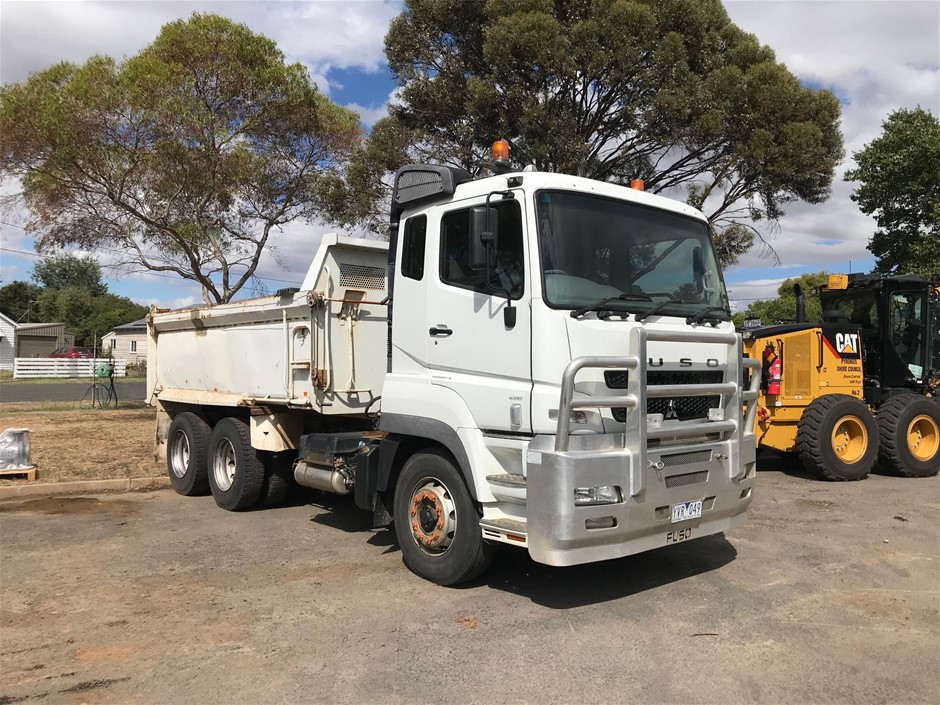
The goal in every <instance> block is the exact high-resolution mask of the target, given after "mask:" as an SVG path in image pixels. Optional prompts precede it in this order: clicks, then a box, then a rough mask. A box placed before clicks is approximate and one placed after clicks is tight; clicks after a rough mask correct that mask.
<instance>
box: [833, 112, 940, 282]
mask: <svg viewBox="0 0 940 705" xmlns="http://www.w3.org/2000/svg"><path fill="white" fill-rule="evenodd" d="M882 128H883V133H882V135H881V136H880V137H878V138H876V139H875V140H873V141H871V142H869V143H868V144H867V145H865V147H864V148H863V149H862V150H861V151H859V152H856V153H855V154H854V155H853V156H854V158H855V163H856V164H857V165H858V166H857V167H856V168H855V169H850V170H849V171H847V172H846V173H845V180H846V181H858V182H860V183H861V185H860V186H859V187H858V189H856V191H855V193H853V194H852V200H853V201H855V202H856V203H857V204H858V207H859V208H860V209H861V210H862V212H863V213H865V214H867V215H872V216H874V217H875V221H876V222H877V223H878V230H877V232H875V234H874V235H873V236H872V238H871V240H870V241H869V243H868V249H869V250H871V252H872V254H874V255H875V257H876V259H877V262H876V268H877V270H878V271H880V272H887V273H892V274H920V275H921V276H923V277H930V276H931V275H933V274H936V273H940V166H938V165H940V121H938V120H937V118H936V116H934V115H932V114H931V113H930V112H928V111H926V110H923V109H922V108H917V109H915V110H896V111H895V112H893V113H891V115H889V116H888V119H887V120H885V121H884V122H883V123H882Z"/></svg>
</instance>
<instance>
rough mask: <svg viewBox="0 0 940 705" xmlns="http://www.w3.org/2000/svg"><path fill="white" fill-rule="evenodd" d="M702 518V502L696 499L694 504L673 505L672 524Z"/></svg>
mask: <svg viewBox="0 0 940 705" xmlns="http://www.w3.org/2000/svg"><path fill="white" fill-rule="evenodd" d="M700 516H702V500H700V499H696V500H694V501H692V502H683V503H682V504H673V505H672V522H673V523H675V522H677V521H686V520H687V519H698V518H699V517H700Z"/></svg>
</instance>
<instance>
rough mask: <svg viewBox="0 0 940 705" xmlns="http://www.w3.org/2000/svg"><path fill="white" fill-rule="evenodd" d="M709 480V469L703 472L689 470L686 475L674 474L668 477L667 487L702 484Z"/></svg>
mask: <svg viewBox="0 0 940 705" xmlns="http://www.w3.org/2000/svg"><path fill="white" fill-rule="evenodd" d="M707 481H708V470H702V471H701V472H687V473H685V474H684V475H673V476H671V477H667V478H666V487H667V488H669V489H672V488H673V487H688V486H689V485H700V484H702V483H703V482H707Z"/></svg>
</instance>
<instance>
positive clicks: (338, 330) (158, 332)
mask: <svg viewBox="0 0 940 705" xmlns="http://www.w3.org/2000/svg"><path fill="white" fill-rule="evenodd" d="M387 250H388V245H387V243H384V242H375V241H371V240H361V239H353V238H346V237H339V236H337V235H333V234H331V235H325V236H324V238H323V241H322V243H321V245H320V249H319V250H318V251H317V254H316V256H315V257H314V260H313V263H312V264H311V265H310V269H309V271H308V272H307V275H306V277H305V278H304V282H303V284H302V285H301V288H300V290H299V291H296V290H286V291H282V292H278V295H275V296H266V297H263V298H258V299H250V300H247V301H238V302H233V303H227V304H220V305H217V306H205V307H199V308H193V309H185V310H179V311H163V312H161V311H154V312H152V313H151V314H150V316H149V318H148V320H149V334H150V345H149V349H148V367H147V391H148V398H149V399H150V400H151V402H153V401H155V400H156V399H159V400H161V401H165V402H174V401H175V402H187V403H199V404H212V405H219V406H245V405H256V404H264V405H286V406H302V407H307V408H313V409H316V410H317V411H321V412H322V413H325V414H361V413H364V412H365V411H366V409H367V408H368V407H369V405H370V404H371V403H372V402H373V400H374V399H375V398H376V397H378V396H379V395H380V394H381V393H382V383H383V381H384V378H385V369H386V340H387V337H386V335H387V321H388V319H387V305H386V303H385V301H384V299H385V296H386V262H387ZM373 409H374V407H373Z"/></svg>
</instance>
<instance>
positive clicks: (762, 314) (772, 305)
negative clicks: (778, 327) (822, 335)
mask: <svg viewBox="0 0 940 705" xmlns="http://www.w3.org/2000/svg"><path fill="white" fill-rule="evenodd" d="M828 276H829V274H828V272H813V273H811V274H802V275H800V276H798V277H791V278H789V279H784V280H783V283H782V284H781V285H780V286H779V287H778V288H777V298H776V299H771V300H767V301H753V302H751V305H750V306H748V307H747V309H746V310H745V311H739V312H738V313H735V314H734V316H733V318H732V320H733V321H734V324H735V325H736V326H737V327H739V328H741V327H743V326H744V321H745V320H746V319H748V318H759V319H760V320H761V323H763V325H765V326H767V325H773V324H774V323H780V322H787V321H795V320H796V296H795V295H794V293H793V285H794V284H799V285H800V286H801V287H802V288H803V296H804V300H805V303H806V320H807V321H820V320H822V306H821V304H820V303H819V297H818V296H816V295H814V294H813V287H818V286H822V285H823V284H825V283H826V280H827V278H828Z"/></svg>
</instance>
